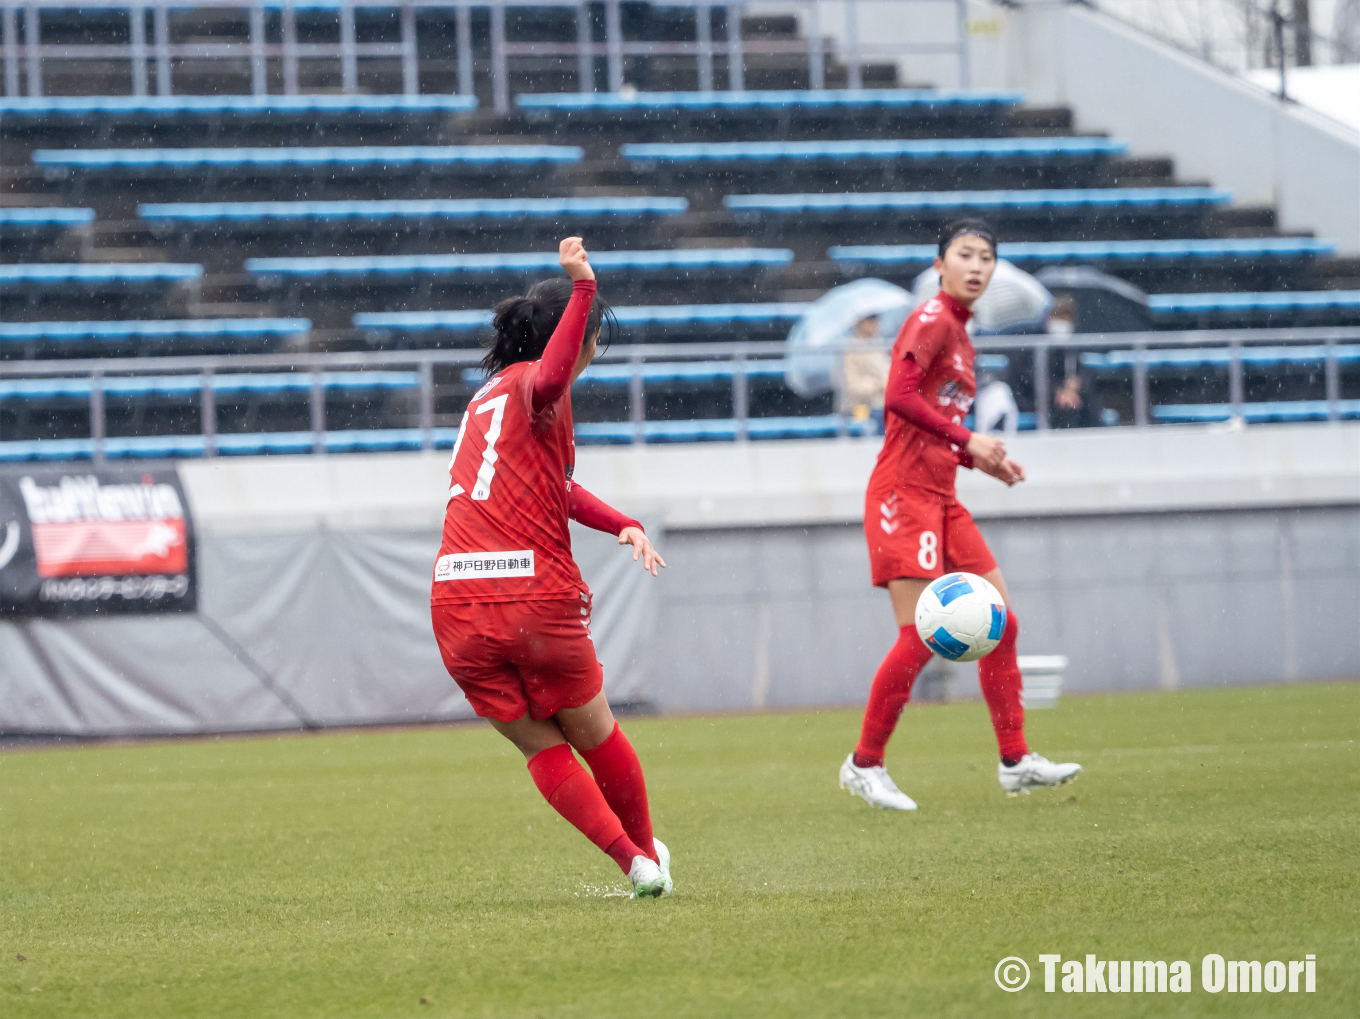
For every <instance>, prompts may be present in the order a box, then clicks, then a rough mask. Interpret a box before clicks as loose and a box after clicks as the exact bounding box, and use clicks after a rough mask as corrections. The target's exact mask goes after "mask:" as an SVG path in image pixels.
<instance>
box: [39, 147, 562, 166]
mask: <svg viewBox="0 0 1360 1019" xmlns="http://www.w3.org/2000/svg"><path fill="white" fill-rule="evenodd" d="M584 156H585V150H584V149H582V148H580V147H579V146H576V145H345V146H339V145H337V146H321V145H290V146H280V147H278V148H257V147H245V146H242V147H239V148H194V149H35V150H34V151H33V163H34V165H36V166H43V167H67V168H74V167H78V168H81V169H96V170H97V169H112V168H127V169H138V170H156V169H169V170H180V169H190V170H201V169H202V168H203V167H226V168H249V169H262V168H285V169H287V168H293V167H304V166H305V167H316V166H326V167H335V166H346V167H382V168H386V167H393V166H459V165H471V166H488V165H495V166H497V167H508V166H538V165H541V164H543V163H579V162H580V161H581V159H582V158H583V157H584Z"/></svg>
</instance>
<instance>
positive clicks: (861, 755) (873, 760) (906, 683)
mask: <svg viewBox="0 0 1360 1019" xmlns="http://www.w3.org/2000/svg"><path fill="white" fill-rule="evenodd" d="M1011 646H1012V648H1014V644H1013V643H1012V645H1011ZM993 653H995V652H993ZM930 654H931V652H930V648H928V647H926V646H925V644H924V643H922V641H921V638H920V637H919V636H918V635H917V633H916V627H915V626H904V627H902V629H901V630H899V631H898V634H897V643H896V644H894V645H893V646H892V650H890V651H889V652H888V654H887V657H885V658H884V659H883V664H882V665H880V666H879V667H878V672H876V673H874V685H873V687H872V688H870V690H869V703H868V705H867V706H866V707H865V709H864V725H863V727H862V728H861V729H860V734H859V746H857V747H855V765H856V766H857V767H860V768H876V767H879V766H880V765H882V764H883V751H884V748H886V747H887V745H888V739H889V738H890V737H891V736H892V734H893V730H894V729H895V728H897V719H898V716H899V715H901V714H902V709H903V708H904V707H906V706H907V701H908V699H910V697H911V685H912V684H913V683H914V682H916V677H917V676H918V675H919V674H920V672H921V670H922V669H923V668H925V665H926V662H928V661H930Z"/></svg>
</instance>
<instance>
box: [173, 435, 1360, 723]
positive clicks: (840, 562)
mask: <svg viewBox="0 0 1360 1019" xmlns="http://www.w3.org/2000/svg"><path fill="white" fill-rule="evenodd" d="M1011 449H1012V455H1013V456H1014V457H1015V458H1016V459H1018V460H1019V461H1020V462H1022V463H1023V464H1024V465H1025V466H1026V468H1027V469H1028V471H1029V476H1030V477H1029V480H1028V481H1027V482H1026V483H1025V484H1023V485H1021V486H1018V487H1017V488H1015V489H1006V488H1005V487H1003V486H1002V485H1000V484H999V483H997V482H995V481H993V480H992V479H990V478H986V477H983V476H980V475H978V474H976V473H974V472H968V471H964V472H961V475H960V496H961V498H962V499H963V501H964V502H965V504H967V505H968V506H970V508H971V509H972V510H973V512H974V515H975V516H976V517H977V518H978V519H979V521H980V522H981V525H982V528H983V531H984V533H985V534H986V535H987V538H988V540H989V542H991V543H992V547H993V550H994V552H995V554H996V557H997V560H998V561H999V563H1000V564H1001V567H1002V569H1003V571H1004V572H1005V574H1006V577H1007V581H1008V584H1009V586H1010V588H1011V591H1012V594H1013V597H1014V602H1015V606H1016V609H1017V612H1018V614H1019V615H1020V618H1021V620H1022V627H1023V628H1022V636H1021V649H1022V651H1023V652H1026V653H1061V654H1066V655H1068V656H1069V657H1070V658H1071V661H1072V666H1071V672H1070V675H1069V683H1070V688H1071V689H1076V690H1102V689H1141V688H1157V687H1175V686H1182V685H1184V686H1199V685H1206V684H1215V683H1257V682H1276V681H1281V680H1289V679H1306V678H1327V677H1336V676H1357V677H1360V623H1357V620H1360V425H1354V424H1333V425H1291V426H1267V427H1248V428H1245V429H1239V430H1231V429H1226V428H1173V427H1162V428H1147V429H1134V428H1127V429H1092V430H1087V431H1076V432H1049V433H1045V434H1030V435H1021V436H1017V437H1016V439H1015V440H1014V442H1013V443H1012V444H1011ZM877 451H878V442H877V440H867V441H865V440H826V441H809V442H779V443H709V444H688V445H677V446H644V447H616V448H592V449H582V450H581V451H580V452H579V456H578V465H577V473H576V477H577V478H578V480H579V481H580V482H581V483H582V484H584V485H585V486H586V487H587V488H589V489H591V490H592V491H594V492H595V493H596V494H598V495H600V496H601V497H602V498H605V499H606V500H608V501H610V502H612V503H614V504H615V505H618V506H619V507H620V508H622V509H625V510H627V511H628V512H630V513H633V514H634V515H637V516H639V517H641V518H644V519H647V520H648V521H655V526H653V525H651V524H650V523H649V527H650V529H651V530H652V531H653V533H654V534H659V537H658V542H659V544H660V546H661V548H662V551H663V553H664V554H665V555H666V557H667V560H668V561H669V563H670V569H669V570H667V571H666V572H665V573H664V574H663V575H662V577H661V578H660V579H659V580H657V581H652V580H651V579H650V578H646V583H647V584H648V585H649V588H650V586H651V585H653V584H654V585H655V590H654V593H655V596H656V602H655V605H656V610H655V614H654V618H653V622H652V626H653V632H652V634H651V637H650V639H649V640H647V641H643V642H640V643H639V644H638V645H637V646H642V647H646V648H648V651H647V652H646V662H645V663H644V665H645V668H644V669H643V671H644V672H645V675H646V679H645V680H644V681H643V682H642V683H641V684H640V685H638V686H635V687H633V688H632V689H633V693H632V694H631V695H632V696H634V697H637V698H639V699H647V700H650V701H652V702H654V703H656V704H657V705H659V706H661V707H662V708H664V709H667V710H687V711H701V710H719V709H736V708H747V707H761V706H782V705H807V704H837V703H839V704H851V703H855V702H858V701H861V700H862V699H863V697H864V694H865V692H866V691H867V689H868V683H869V681H870V678H871V676H872V674H873V671H874V668H875V667H876V666H877V664H878V661H879V659H880V658H881V657H882V655H883V653H884V651H885V650H886V649H887V647H888V645H889V644H890V643H891V641H892V640H893V638H894V633H895V631H894V627H893V623H892V616H891V611H890V608H889V605H888V600H887V595H886V594H885V593H884V592H882V591H878V590H876V589H874V588H872V587H871V586H870V584H869V572H868V557H867V553H866V551H865V544H864V538H863V535H862V531H861V525H860V520H861V515H862V507H863V493H864V488H865V483H866V482H867V480H868V476H869V473H870V471H871V470H872V467H873V462H874V458H875V456H876V454H877ZM445 465H446V457H445V456H444V455H439V454H427V455H420V454H411V455H408V454H400V455H381V456H344V457H289V458H283V457H280V458H264V459H258V460H234V459H224V460H220V461H217V462H208V461H204V462H198V463H191V464H185V465H184V467H183V468H182V470H183V476H184V480H185V485H186V488H187V490H188V492H189V497H190V499H191V501H192V503H193V506H194V510H195V514H196V519H197V523H198V526H199V528H200V529H201V530H202V532H203V533H204V534H206V535H209V536H212V535H230V534H266V533H272V532H280V531H307V530H313V529H317V528H323V529H337V530H364V531H373V530H393V531H403V532H406V531H420V532H423V533H426V534H429V535H430V536H431V540H433V535H434V534H435V533H437V530H438V527H439V522H440V519H441V516H442V511H443V505H444V493H445V491H446V487H447V481H446V474H445ZM603 600H605V599H602V601H603ZM974 693H976V680H975V674H974V672H973V670H971V669H969V668H967V667H959V668H958V669H957V670H956V672H955V674H954V676H953V678H952V681H951V694H952V695H953V696H965V695H970V694H974Z"/></svg>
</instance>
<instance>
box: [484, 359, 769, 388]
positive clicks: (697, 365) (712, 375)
mask: <svg viewBox="0 0 1360 1019" xmlns="http://www.w3.org/2000/svg"><path fill="white" fill-rule="evenodd" d="M786 368H787V366H786V365H785V364H784V361H783V359H782V358H765V359H761V360H752V361H747V362H746V377H747V378H752V379H782V378H783V377H784V373H785V371H786ZM637 372H638V374H639V375H641V376H642V381H643V382H653V383H656V382H716V381H719V380H728V381H730V380H731V379H732V378H733V376H735V375H736V373H737V370H736V366H735V365H734V364H733V363H732V362H731V361H650V362H648V363H646V364H643V365H639V366H638V369H637ZM632 378H633V366H632V365H629V364H593V365H591V366H590V367H589V368H587V369H586V370H585V374H583V375H582V376H581V379H580V381H581V382H583V383H595V384H596V385H604V386H626V385H628V383H629V381H631V380H632ZM485 379H486V374H485V373H484V372H483V371H482V370H481V369H480V368H465V369H463V381H464V382H468V383H471V384H473V385H476V384H477V383H480V382H482V381H484V380H485Z"/></svg>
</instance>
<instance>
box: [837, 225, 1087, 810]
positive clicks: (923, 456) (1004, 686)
mask: <svg viewBox="0 0 1360 1019" xmlns="http://www.w3.org/2000/svg"><path fill="white" fill-rule="evenodd" d="M935 269H936V271H937V272H939V274H940V292H939V293H938V294H936V295H935V296H934V297H932V298H931V299H930V300H929V301H927V302H926V303H925V304H923V305H921V306H920V307H919V308H917V309H916V310H914V311H913V312H912V313H911V315H910V316H908V318H907V321H906V322H905V323H904V324H903V326H902V331H901V332H900V333H898V336H897V342H896V343H894V344H893V351H892V367H891V369H890V372H889V376H888V391H887V398H886V402H885V410H886V412H887V414H886V417H887V434H886V436H885V438H884V440H883V448H882V450H881V451H880V452H879V454H878V463H877V464H875V466H874V471H873V475H872V476H871V478H870V480H869V489H868V492H867V493H866V495H865V500H864V531H865V535H866V537H867V538H868V541H869V561H870V565H871V568H872V571H873V581H874V584H875V586H877V587H886V588H887V589H888V593H889V595H890V596H891V598H892V606H893V614H894V615H895V616H896V617H897V626H898V634H897V643H895V644H894V645H893V647H892V650H891V651H889V652H888V655H887V657H886V658H884V659H883V664H882V665H880V666H879V668H878V672H877V673H876V674H875V675H874V682H873V686H872V688H871V689H870V692H869V703H868V705H867V707H866V708H865V711H864V724H863V727H862V729H861V732H860V738H859V744H858V745H857V746H856V747H855V751H854V753H852V754H850V756H849V757H847V758H846V759H845V763H844V764H842V765H841V771H840V784H841V788H842V789H848V790H850V791H851V792H852V793H854V794H855V795H856V796H860V797H862V798H863V799H864V800H866V801H867V802H868V803H870V804H871V805H872V806H875V807H881V808H884V809H888V810H915V809H916V804H915V802H913V801H912V799H911V797H909V796H907V795H906V794H905V793H903V792H902V791H901V790H900V789H898V788H897V785H896V784H895V783H894V782H893V780H892V778H890V777H889V775H888V772H887V770H886V769H885V768H884V767H883V752H884V748H885V747H886V746H887V744H888V739H889V738H890V737H891V736H892V734H893V730H894V729H895V728H896V727H897V720H898V717H899V716H900V715H901V714H902V709H903V708H904V707H905V706H906V703H907V699H908V698H909V697H910V696H911V686H912V683H913V682H914V681H915V680H916V676H917V675H918V674H919V673H920V671H921V669H922V668H923V667H924V666H925V664H926V662H928V661H929V660H930V656H931V652H930V649H929V648H927V647H926V646H925V644H924V643H923V642H922V641H921V638H920V636H919V635H918V634H917V632H916V623H915V615H916V602H917V600H918V599H919V598H920V596H921V592H922V591H924V590H925V588H926V586H927V585H928V584H930V582H931V581H932V580H935V579H937V578H938V577H941V576H943V575H944V574H945V573H952V572H955V571H962V572H965V573H976V574H978V575H979V576H982V577H985V578H986V579H987V580H989V581H991V583H992V584H993V585H994V586H995V587H996V589H997V590H998V591H1000V592H1001V596H1002V597H1003V598H1005V599H1006V610H1007V611H1006V629H1005V631H1004V633H1003V635H1002V638H1001V643H1000V644H998V645H997V647H996V649H995V650H994V651H992V653H991V654H989V655H988V656H987V657H985V658H983V659H981V660H980V661H979V662H978V676H979V679H980V680H981V683H982V695H983V697H984V698H986V701H987V707H988V710H989V711H990V712H991V716H992V728H993V729H995V730H996V739H997V743H998V745H999V747H1000V750H1001V763H1000V764H999V765H998V766H997V767H998V772H997V774H998V777H999V779H1000V781H1001V787H1002V789H1004V790H1005V791H1006V792H1007V793H1019V792H1028V791H1029V790H1030V789H1035V788H1039V787H1042V786H1053V785H1060V784H1062V783H1063V782H1066V781H1068V780H1069V779H1071V778H1072V777H1073V776H1075V775H1076V774H1077V772H1079V771H1080V770H1081V766H1080V765H1078V764H1054V763H1053V762H1052V761H1050V760H1048V759H1047V758H1045V757H1041V756H1040V755H1038V754H1036V753H1032V752H1031V751H1030V750H1029V747H1028V746H1026V744H1025V731H1024V709H1023V708H1022V707H1021V704H1020V668H1019V666H1018V665H1017V663H1016V654H1015V639H1016V635H1017V634H1018V633H1019V631H1020V624H1019V621H1018V620H1017V618H1016V614H1015V610H1014V608H1012V607H1011V603H1010V597H1009V595H1008V594H1007V593H1006V582H1005V581H1004V580H1003V579H1002V577H1001V571H1000V570H999V569H997V566H996V561H995V560H994V559H993V558H992V554H991V552H990V551H988V549H987V543H986V541H984V540H983V537H982V534H981V533H980V532H979V531H978V528H977V525H976V524H975V523H974V522H973V518H972V517H971V516H969V514H968V511H967V510H966V509H964V508H963V506H962V505H960V504H959V502H958V500H957V499H956V498H955V495H954V475H955V472H956V471H957V469H958V468H959V466H960V465H962V466H964V467H971V468H975V469H977V470H980V471H983V472H984V473H987V474H990V475H991V476H992V477H994V478H997V479H998V480H1000V481H1002V482H1004V483H1005V484H1006V485H1014V484H1016V483H1017V482H1020V481H1023V480H1024V479H1025V472H1024V470H1023V469H1022V468H1021V466H1020V465H1019V464H1017V463H1016V462H1015V461H1014V460H1011V459H1010V458H1008V457H1007V456H1006V447H1005V444H1004V443H1002V442H1001V440H999V439H996V438H993V437H991V436H988V435H982V434H980V433H978V432H971V431H969V430H968V429H967V428H965V427H963V424H962V421H963V418H964V416H965V415H966V414H967V413H968V409H969V407H971V406H972V403H973V397H974V396H975V395H976V393H977V379H976V378H975V376H974V374H973V344H972V343H971V342H970V341H969V339H968V333H967V330H966V329H965V328H964V327H965V325H966V323H967V322H968V319H969V317H970V315H971V314H972V312H971V311H970V309H971V308H972V306H973V302H974V301H976V300H977V299H978V298H979V297H981V296H982V292H983V291H984V290H986V289H987V284H988V283H989V282H991V278H992V273H993V272H994V271H995V269H996V234H995V232H994V231H993V230H992V228H991V227H990V226H988V225H987V224H986V223H984V222H983V221H981V220H960V221H958V222H956V223H951V224H949V225H948V226H947V227H945V229H944V231H943V232H942V234H941V236H940V246H939V255H938V256H937V257H936V259H935Z"/></svg>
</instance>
